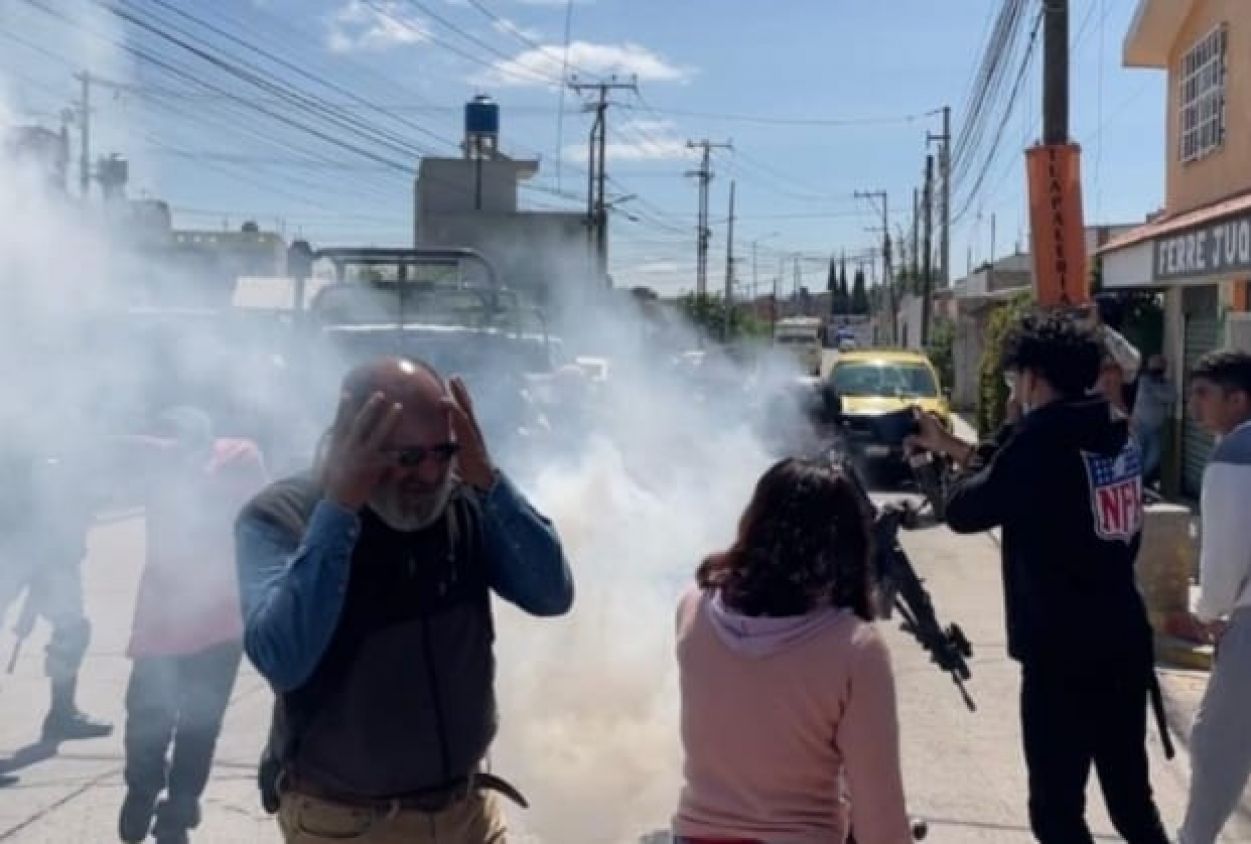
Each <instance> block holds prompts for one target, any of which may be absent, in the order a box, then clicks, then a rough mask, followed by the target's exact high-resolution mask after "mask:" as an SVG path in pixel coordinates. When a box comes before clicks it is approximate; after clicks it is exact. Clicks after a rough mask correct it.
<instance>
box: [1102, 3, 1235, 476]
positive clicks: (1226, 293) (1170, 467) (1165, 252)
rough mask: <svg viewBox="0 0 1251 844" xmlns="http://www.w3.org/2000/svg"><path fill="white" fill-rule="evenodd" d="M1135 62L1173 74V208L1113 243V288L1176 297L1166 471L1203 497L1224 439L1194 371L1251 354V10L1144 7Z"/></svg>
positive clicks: (1135, 34)
mask: <svg viewBox="0 0 1251 844" xmlns="http://www.w3.org/2000/svg"><path fill="white" fill-rule="evenodd" d="M1123 63H1124V64H1125V65H1126V66H1127V67H1139V68H1148V69H1154V70H1163V71H1165V72H1166V73H1167V74H1168V86H1167V91H1168V101H1167V103H1166V104H1165V106H1166V113H1167V134H1168V159H1167V161H1166V163H1165V168H1164V173H1163V178H1164V181H1165V185H1166V192H1165V207H1164V210H1163V211H1162V212H1161V213H1159V214H1157V215H1154V216H1153V217H1151V218H1150V222H1148V223H1147V224H1145V225H1143V226H1140V227H1138V228H1136V229H1134V230H1133V231H1131V232H1129V233H1127V234H1124V235H1122V236H1121V237H1118V238H1116V239H1114V240H1113V241H1112V242H1111V243H1109V244H1108V245H1107V246H1106V248H1105V249H1104V251H1103V284H1104V287H1105V289H1110V290H1117V289H1120V290H1126V289H1147V290H1157V291H1160V292H1162V293H1163V294H1164V301H1165V326H1164V354H1165V355H1166V356H1167V357H1168V358H1169V360H1170V363H1171V365H1172V367H1173V371H1172V375H1173V381H1174V383H1176V384H1177V386H1178V399H1179V401H1178V402H1177V403H1176V405H1175V407H1176V416H1175V419H1174V422H1175V425H1174V427H1175V431H1174V436H1173V446H1174V448H1173V456H1172V459H1170V460H1168V461H1166V467H1165V469H1166V472H1165V475H1166V480H1167V479H1169V475H1170V473H1171V474H1172V478H1171V479H1172V480H1174V481H1176V483H1177V485H1178V486H1179V488H1180V491H1181V492H1182V493H1184V494H1188V495H1197V494H1198V492H1199V485H1200V482H1201V479H1202V473H1203V467H1204V466H1205V464H1206V463H1207V459H1208V456H1209V454H1210V451H1211V447H1212V442H1211V439H1210V438H1209V437H1207V436H1206V435H1205V434H1204V433H1203V432H1202V431H1200V430H1199V429H1198V427H1197V426H1195V425H1194V424H1193V423H1192V422H1191V421H1190V419H1189V418H1188V416H1187V415H1186V413H1185V402H1184V401H1183V400H1182V399H1184V393H1185V389H1186V383H1185V372H1186V371H1187V370H1188V369H1189V368H1190V366H1191V365H1192V364H1193V363H1194V362H1195V361H1196V360H1197V359H1198V358H1199V356H1200V355H1202V354H1204V353H1205V352H1207V351H1209V350H1211V349H1214V348H1216V347H1219V346H1222V345H1225V344H1238V345H1241V346H1243V347H1244V348H1251V323H1249V322H1248V314H1247V302H1248V294H1247V286H1248V278H1251V3H1247V2H1245V0H1139V3H1138V8H1137V11H1136V12H1135V14H1134V18H1133V21H1132V23H1131V25H1130V29H1129V32H1128V34H1127V35H1126V38H1125V44H1124V50H1123Z"/></svg>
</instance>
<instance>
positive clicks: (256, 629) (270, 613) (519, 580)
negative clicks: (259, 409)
mask: <svg viewBox="0 0 1251 844" xmlns="http://www.w3.org/2000/svg"><path fill="white" fill-rule="evenodd" d="M480 495H481V496H482V505H483V506H482V514H483V532H484V536H485V542H486V550H487V557H488V562H489V568H490V575H489V576H490V583H491V589H492V590H493V591H494V592H495V594H497V595H499V596H500V597H501V598H503V599H504V600H506V601H509V602H510V603H513V604H515V605H516V606H517V607H519V608H520V609H522V610H524V611H526V612H528V613H530V614H532V615H536V616H558V615H563V614H565V613H566V612H568V611H569V609H570V607H571V606H572V605H573V575H572V573H571V571H570V569H569V565H568V562H567V561H566V560H565V556H564V552H563V550H562V548H561V545H560V539H559V538H558V537H557V535H556V531H555V529H554V528H553V527H552V524H551V522H549V521H548V520H547V519H545V518H544V517H543V516H542V515H540V514H539V513H538V511H537V510H535V509H534V508H533V507H532V506H531V505H530V503H529V502H528V501H526V499H525V498H524V497H523V496H522V494H521V493H520V491H518V490H517V488H516V487H515V486H513V484H512V483H511V482H510V481H509V480H508V479H507V478H506V477H504V475H502V474H500V475H498V476H497V480H496V482H495V484H494V485H493V486H492V487H491V489H490V490H489V491H488V492H486V493H480ZM360 530H361V526H360V518H359V517H358V516H357V514H356V513H354V512H352V511H350V510H347V509H345V508H343V507H341V506H339V505H337V504H335V503H334V502H332V501H329V500H327V499H325V498H323V499H321V500H320V501H319V502H318V503H317V505H316V507H314V509H313V512H312V515H311V517H310V518H309V521H308V524H307V526H306V528H305V531H304V536H303V537H294V536H292V535H290V533H288V532H287V531H284V530H282V529H281V528H278V527H277V526H275V525H273V524H271V523H269V522H267V521H264V520H262V519H259V518H257V517H255V516H250V517H249V516H245V517H243V518H241V519H240V520H239V522H238V524H237V525H236V528H235V547H236V557H237V564H238V569H239V590H240V597H241V600H242V605H243V618H244V637H243V642H244V649H245V651H246V652H247V654H248V658H249V659H250V660H251V661H252V663H253V665H255V666H256V669H257V670H258V671H259V672H260V673H261V674H262V675H263V676H264V677H265V678H266V679H267V680H269V682H270V683H271V684H272V685H273V686H274V687H275V689H277V690H278V691H290V690H293V689H296V688H298V687H299V686H301V685H302V684H303V683H304V682H305V681H306V680H307V679H308V678H309V677H310V676H311V675H312V673H313V671H314V669H316V667H317V664H318V663H319V662H320V660H321V658H322V655H323V654H324V653H325V650H326V648H327V646H328V645H329V644H330V640H331V638H332V637H333V635H334V632H335V629H336V627H337V626H338V623H339V614H340V612H341V610H342V608H343V602H344V597H345V595H346V594H347V585H348V575H349V572H350V568H351V559H352V551H353V549H354V548H355V546H356V540H357V538H358V537H359V536H360Z"/></svg>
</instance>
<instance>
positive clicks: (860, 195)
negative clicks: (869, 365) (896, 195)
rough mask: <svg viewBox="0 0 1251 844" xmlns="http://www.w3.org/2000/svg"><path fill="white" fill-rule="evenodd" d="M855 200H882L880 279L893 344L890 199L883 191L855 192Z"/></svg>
mask: <svg viewBox="0 0 1251 844" xmlns="http://www.w3.org/2000/svg"><path fill="white" fill-rule="evenodd" d="M855 196H856V199H868V200H875V199H880V200H882V278H883V279H885V281H884V284H885V285H886V302H887V307H889V308H890V342H891V343H892V344H893V343H894V342H895V320H896V313H897V311H896V308H897V307H898V305H897V304H896V302H895V278H894V273H893V272H892V271H891V250H890V197H889V195H888V194H887V193H886V191H884V190H877V191H856V193H855Z"/></svg>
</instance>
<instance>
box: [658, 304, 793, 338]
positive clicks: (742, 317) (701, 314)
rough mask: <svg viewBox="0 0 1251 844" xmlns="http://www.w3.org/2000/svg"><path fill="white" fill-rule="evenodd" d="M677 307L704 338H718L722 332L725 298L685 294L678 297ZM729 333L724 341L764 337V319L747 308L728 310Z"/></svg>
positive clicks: (766, 326)
mask: <svg viewBox="0 0 1251 844" xmlns="http://www.w3.org/2000/svg"><path fill="white" fill-rule="evenodd" d="M678 309H679V311H680V312H681V313H682V315H683V316H684V317H686V319H687V320H688V321H689V322H690V323H691V324H692V325H694V326H695V328H696V329H697V330H698V331H699V332H700V333H701V334H702V335H704V336H705V337H709V338H714V339H718V340H719V339H722V334H724V332H725V328H726V326H725V301H724V300H723V299H721V298H720V297H718V296H712V295H709V294H707V293H705V294H704V295H702V296H700V295H697V294H694V293H688V294H687V295H685V296H683V297H682V298H680V299H679V300H678ZM729 328H730V333H729V336H728V337H725V338H724V339H725V340H726V341H727V342H733V341H735V340H741V339H745V338H751V337H766V336H768V334H769V330H770V326H769V323H768V321H766V320H762V319H760V318H759V317H757V316H756V315H755V314H754V313H752V312H751V311H750V310H748V309H746V308H743V307H734V308H732V309H731V310H730V326H729Z"/></svg>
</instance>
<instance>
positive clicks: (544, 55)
mask: <svg viewBox="0 0 1251 844" xmlns="http://www.w3.org/2000/svg"><path fill="white" fill-rule="evenodd" d="M564 66H565V48H564V47H563V46H561V45H559V44H544V45H540V46H539V47H538V48H536V49H530V50H525V51H524V52H521V53H518V54H517V55H516V56H514V57H513V58H511V59H508V60H507V61H504V60H500V61H497V62H495V63H494V65H493V66H492V67H491V69H490V70H488V71H487V72H486V73H484V74H480V75H478V76H477V77H475V78H474V80H473V81H474V82H475V83H476V84H480V85H494V86H501V87H505V86H514V87H519V86H535V85H549V86H554V85H557V84H559V82H560V75H561V70H562V68H563V67H564ZM569 68H570V70H571V71H574V72H581V73H584V74H589V75H592V76H595V77H600V76H608V75H610V74H614V73H615V74H617V75H619V76H637V77H638V79H639V81H640V82H685V81H687V80H688V79H690V78H691V76H692V75H693V74H694V70H693V69H691V68H687V67H679V66H678V65H675V64H671V63H670V62H668V61H666V60H665V59H664V57H662V56H660V55H657V54H656V53H653V52H652V51H651V50H649V49H647V48H646V47H643V46H641V45H639V44H632V43H629V42H627V43H625V44H592V43H589V42H587V41H574V42H572V43H571V44H570V45H569Z"/></svg>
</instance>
